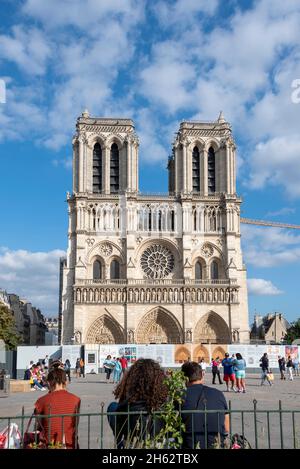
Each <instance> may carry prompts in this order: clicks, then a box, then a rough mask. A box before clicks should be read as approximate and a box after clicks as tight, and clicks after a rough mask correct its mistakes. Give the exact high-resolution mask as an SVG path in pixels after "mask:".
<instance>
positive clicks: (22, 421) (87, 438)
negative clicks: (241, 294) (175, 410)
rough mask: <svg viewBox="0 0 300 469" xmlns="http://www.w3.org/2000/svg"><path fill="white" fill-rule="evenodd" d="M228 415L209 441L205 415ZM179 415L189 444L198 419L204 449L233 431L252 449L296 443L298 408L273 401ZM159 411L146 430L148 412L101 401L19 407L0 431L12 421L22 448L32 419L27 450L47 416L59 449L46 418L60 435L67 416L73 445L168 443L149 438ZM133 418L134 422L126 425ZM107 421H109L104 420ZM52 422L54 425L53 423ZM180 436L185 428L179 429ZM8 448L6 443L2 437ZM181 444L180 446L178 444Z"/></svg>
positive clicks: (228, 440) (170, 442)
mask: <svg viewBox="0 0 300 469" xmlns="http://www.w3.org/2000/svg"><path fill="white" fill-rule="evenodd" d="M225 413H227V414H229V425H230V433H229V435H228V436H225V435H216V439H215V444H214V445H213V446H211V445H210V444H209V437H210V429H209V423H208V421H209V416H210V415H211V414H214V416H215V418H216V417H217V420H218V428H219V423H220V422H221V419H222V421H223V420H224V414H225ZM185 414H188V415H189V416H192V432H191V433H190V435H189V436H190V441H192V442H193V444H192V448H193V449H202V448H203V445H202V448H201V445H200V447H199V443H197V441H198V440H199V438H198V436H199V434H198V433H197V432H196V431H195V425H196V423H197V419H199V418H202V421H204V431H203V433H202V438H204V442H205V443H204V448H206V447H214V448H218V449H219V448H230V447H231V446H232V442H233V441H234V435H238V439H239V441H246V442H248V444H249V446H248V447H251V448H252V449H283V448H284V449H299V448H300V409H299V410H298V409H284V408H283V407H282V402H281V401H279V403H278V408H272V409H261V408H259V406H258V402H257V401H256V400H254V401H253V408H251V409H247V410H245V409H233V408H232V405H231V401H229V406H228V410H208V409H204V410H185V411H183V410H180V412H179V415H178V418H179V419H180V418H181V417H182V418H183V417H184V415H185ZM161 416H162V413H161V412H159V411H157V412H153V413H151V414H150V417H151V422H152V423H151V425H152V429H151V430H150V431H148V430H147V429H146V427H145V425H143V424H141V421H142V420H143V417H145V418H146V419H147V418H149V413H147V412H144V411H140V412H133V411H129V410H128V411H126V412H108V411H107V410H106V411H105V410H104V403H101V405H100V408H99V412H93V413H84V412H81V413H79V414H52V415H51V414H49V415H47V416H45V415H43V416H39V415H25V413H24V408H23V410H22V414H21V415H17V416H11V417H0V432H1V430H3V429H4V428H7V427H9V428H11V426H12V424H13V423H16V424H17V425H18V428H19V431H20V436H21V442H20V447H21V448H23V447H24V434H25V433H26V430H27V426H28V422H29V420H30V419H31V418H32V420H33V422H34V424H33V429H32V433H33V434H34V439H33V444H32V447H33V449H35V448H37V449H38V447H39V444H38V439H39V438H38V431H37V430H38V428H39V422H40V421H41V419H43V422H44V421H45V420H47V422H48V425H47V432H45V433H48V438H47V440H48V442H50V443H49V446H48V447H49V448H59V447H62V446H63V443H64V442H61V443H62V444H61V443H58V444H57V443H54V444H53V442H52V443H51V422H52V421H53V419H56V422H57V419H60V426H61V435H63V434H64V431H65V428H66V426H67V425H69V423H68V419H69V421H70V418H72V419H75V425H74V428H75V433H74V447H75V449H77V448H80V449H114V448H147V449H157V448H163V449H168V448H174V439H173V438H172V437H171V436H170V437H168V435H167V437H166V438H165V439H164V441H163V442H158V440H157V439H156V438H155V436H153V435H155V434H156V433H157V432H156V431H155V425H156V423H157V422H159V420H161ZM132 418H133V419H134V421H135V422H136V423H135V427H134V428H132V420H131V419H132ZM118 419H122V422H123V423H122V425H121V430H120V425H118V424H117V422H118ZM109 420H110V422H109ZM56 425H57V424H56ZM181 433H182V436H186V433H185V432H181ZM223 436H224V438H223ZM8 443H9V444H8V449H9V446H10V442H8ZM181 447H182V448H184V447H185V446H184V444H183V446H181Z"/></svg>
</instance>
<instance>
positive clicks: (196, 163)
mask: <svg viewBox="0 0 300 469" xmlns="http://www.w3.org/2000/svg"><path fill="white" fill-rule="evenodd" d="M192 168H193V192H200V153H199V149H198V147H194V149H193V159H192Z"/></svg>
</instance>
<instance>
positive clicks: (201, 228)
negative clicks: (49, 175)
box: [60, 111, 249, 344]
mask: <svg viewBox="0 0 300 469" xmlns="http://www.w3.org/2000/svg"><path fill="white" fill-rule="evenodd" d="M235 149H236V148H235V144H234V140H233V137H232V132H231V127H230V125H229V123H228V122H226V120H225V119H224V117H223V114H222V113H220V115H219V118H218V119H217V120H216V121H215V122H182V123H181V124H180V128H179V130H178V132H177V137H176V139H175V141H174V143H173V149H172V156H171V157H170V158H169V161H168V171H169V188H168V189H169V190H168V193H166V194H165V195H160V194H153V195H151V196H149V195H145V194H143V193H141V192H140V191H139V181H138V168H139V140H138V137H137V135H136V133H135V130H134V124H133V121H132V120H130V119H115V118H97V117H91V116H90V115H89V113H88V112H87V111H85V112H84V113H83V114H82V116H81V117H79V118H78V120H77V125H76V135H75V136H74V139H73V192H72V194H68V195H67V201H68V211H69V230H68V238H69V240H68V251H67V259H66V262H64V263H63V268H62V272H61V278H62V286H61V295H60V296H61V305H60V308H61V341H62V343H63V344H72V343H78V344H80V343H83V344H98V343H101V344H105V343H119V344H126V343H136V344H150V343H159V344H162V343H170V344H180V343H182V344H183V343H197V344H205V343H218V344H229V343H234V342H239V343H247V342H248V341H249V324H248V300H247V284H246V269H245V266H244V264H243V258H242V251H241V234H240V206H241V199H240V198H239V197H238V195H237V194H236V156H235Z"/></svg>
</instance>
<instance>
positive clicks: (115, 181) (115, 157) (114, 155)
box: [110, 143, 119, 193]
mask: <svg viewBox="0 0 300 469" xmlns="http://www.w3.org/2000/svg"><path fill="white" fill-rule="evenodd" d="M118 191H119V148H118V145H117V144H116V143H113V144H112V146H111V149H110V192H111V193H116V192H118Z"/></svg>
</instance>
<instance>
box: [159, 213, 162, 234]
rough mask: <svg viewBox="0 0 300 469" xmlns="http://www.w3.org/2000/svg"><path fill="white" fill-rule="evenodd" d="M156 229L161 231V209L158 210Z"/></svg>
mask: <svg viewBox="0 0 300 469" xmlns="http://www.w3.org/2000/svg"><path fill="white" fill-rule="evenodd" d="M158 231H162V211H161V210H159V211H158Z"/></svg>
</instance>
